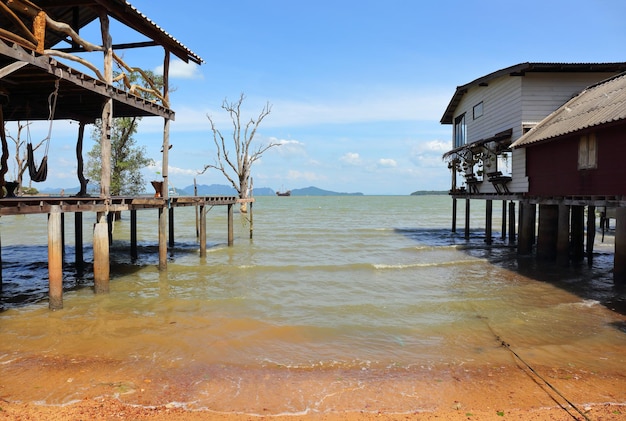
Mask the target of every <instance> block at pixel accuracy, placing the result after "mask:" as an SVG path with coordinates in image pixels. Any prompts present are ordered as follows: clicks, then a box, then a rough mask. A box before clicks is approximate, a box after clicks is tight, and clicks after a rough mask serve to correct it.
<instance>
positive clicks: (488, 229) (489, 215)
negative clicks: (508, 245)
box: [485, 200, 493, 245]
mask: <svg viewBox="0 0 626 421" xmlns="http://www.w3.org/2000/svg"><path fill="white" fill-rule="evenodd" d="M492 226H493V200H487V203H486V204H485V243H487V244H489V245H491V243H493V234H492Z"/></svg>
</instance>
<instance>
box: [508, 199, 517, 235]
mask: <svg viewBox="0 0 626 421" xmlns="http://www.w3.org/2000/svg"><path fill="white" fill-rule="evenodd" d="M515 237H516V234H515V202H514V201H512V200H511V201H510V202H509V244H515Z"/></svg>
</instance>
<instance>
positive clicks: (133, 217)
mask: <svg viewBox="0 0 626 421" xmlns="http://www.w3.org/2000/svg"><path fill="white" fill-rule="evenodd" d="M130 258H131V259H133V260H137V210H136V209H133V210H131V211H130Z"/></svg>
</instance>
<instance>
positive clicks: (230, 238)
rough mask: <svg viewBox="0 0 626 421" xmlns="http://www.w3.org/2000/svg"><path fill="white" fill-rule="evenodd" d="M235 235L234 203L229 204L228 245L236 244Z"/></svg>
mask: <svg viewBox="0 0 626 421" xmlns="http://www.w3.org/2000/svg"><path fill="white" fill-rule="evenodd" d="M234 238H235V236H234V234H233V205H232V204H229V205H228V247H232V245H233V244H234V242H235V240H234Z"/></svg>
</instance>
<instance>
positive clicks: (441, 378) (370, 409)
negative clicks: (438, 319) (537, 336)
mask: <svg viewBox="0 0 626 421" xmlns="http://www.w3.org/2000/svg"><path fill="white" fill-rule="evenodd" d="M44 359H45V358H44ZM78 365H79V367H76V366H77V364H76V362H75V361H72V360H68V361H62V360H60V359H58V358H55V359H54V361H48V364H45V363H43V361H36V360H33V359H30V360H21V361H16V362H15V363H11V364H5V365H4V366H3V367H1V368H0V375H1V376H2V378H3V382H2V385H1V386H0V419H2V420H53V421H54V420H118V419H124V420H170V421H171V420H174V421H179V420H208V419H211V420H213V419H216V420H233V421H239V420H259V419H267V420H271V419H279V420H290V421H291V420H303V421H305V420H324V421H334V420H373V419H376V420H407V419H415V420H501V419H524V420H572V419H576V420H587V419H588V420H621V419H625V417H626V390H625V389H624V385H625V384H626V378H625V376H624V375H623V373H608V372H589V371H586V370H583V369H575V368H572V369H563V368H559V369H556V368H551V367H533V370H529V369H528V367H525V366H523V365H521V364H511V365H506V366H498V367H495V366H482V367H481V366H475V367H465V366H454V367H448V368H447V369H443V370H439V371H437V372H433V373H431V374H430V375H429V376H424V375H419V376H417V375H414V374H410V373H409V374H407V373H404V374H403V373H398V375H397V376H385V377H380V378H377V376H376V375H360V374H358V373H346V372H338V371H332V372H327V373H324V374H322V375H311V374H312V373H310V372H308V373H303V374H302V375H299V374H297V375H288V376H287V377H285V375H284V374H282V375H279V376H277V377H278V378H276V376H274V375H273V374H272V373H271V372H263V373H254V372H253V373H250V376H248V377H246V378H244V379H243V384H242V385H241V389H240V392H241V396H239V397H237V399H232V400H228V399H226V400H224V399H218V400H216V403H215V406H214V407H204V408H196V407H194V405H193V399H194V394H197V393H199V392H201V393H203V394H209V395H215V396H220V393H221V392H222V390H221V389H222V387H223V383H222V381H221V380H222V379H217V378H216V379H214V380H209V381H206V382H204V383H203V384H202V386H201V387H198V386H194V385H191V384H186V383H185V376H184V375H181V376H178V377H177V375H172V376H170V377H168V378H156V377H151V378H147V377H146V376H145V374H146V373H119V372H118V373H116V375H115V377H116V378H117V379H118V381H117V382H108V383H107V382H105V381H104V379H110V378H111V367H110V366H109V365H108V364H106V363H102V362H101V361H96V360H94V361H91V363H90V364H85V362H82V363H81V364H78ZM142 374H144V375H143V376H142ZM122 378H123V380H120V379H122ZM320 388H326V389H327V390H332V391H333V392H331V393H327V394H326V395H324V397H323V400H324V402H323V403H320V401H319V397H316V392H317V390H319V389H320ZM76 389H79V390H83V391H84V392H83V393H82V396H80V397H77V398H76V395H73V396H74V397H75V398H76V399H72V400H71V401H67V402H66V401H64V398H63V396H67V393H68V392H69V391H71V390H76ZM294 390H298V391H299V394H298V396H299V397H300V399H303V400H306V399H316V400H317V402H316V405H315V409H314V410H310V411H307V410H305V411H302V412H300V413H285V412H283V411H281V410H280V409H279V408H281V407H282V405H283V404H284V401H285V399H289V397H290V396H292V395H293V392H294ZM181 402H186V403H181ZM356 407H359V409H355V408H356Z"/></svg>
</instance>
